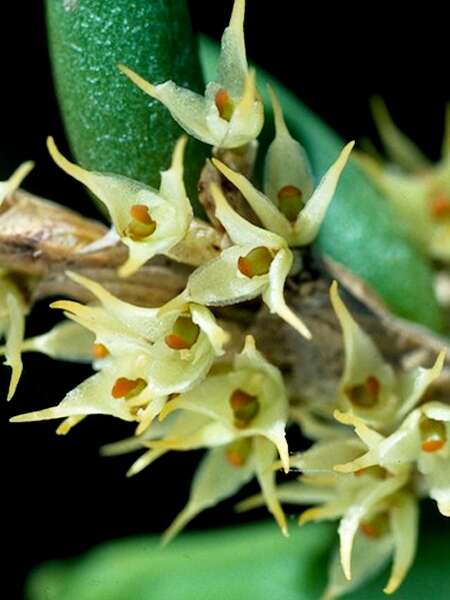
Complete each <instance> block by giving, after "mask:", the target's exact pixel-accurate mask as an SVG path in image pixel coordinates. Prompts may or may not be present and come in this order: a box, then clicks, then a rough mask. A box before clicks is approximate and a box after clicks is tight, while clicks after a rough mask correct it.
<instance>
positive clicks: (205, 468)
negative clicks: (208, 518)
mask: <svg viewBox="0 0 450 600" xmlns="http://www.w3.org/2000/svg"><path fill="white" fill-rule="evenodd" d="M253 474H254V467H253V464H252V461H251V460H248V461H247V462H246V463H245V464H244V465H242V466H241V467H235V466H233V465H232V464H231V463H230V462H229V461H228V460H227V458H226V454H225V448H223V447H219V448H214V449H213V450H210V451H209V452H207V454H206V455H205V457H204V458H203V460H202V462H201V463H200V466H199V467H198V469H197V472H196V474H195V476H194V480H193V482H192V487H191V493H190V497H189V500H188V503H187V505H186V506H185V508H184V509H183V510H182V511H181V512H180V513H179V514H178V516H177V517H176V519H175V520H174V521H173V523H172V524H171V525H170V527H169V528H168V529H167V530H166V532H165V533H164V535H163V543H165V544H167V543H168V542H169V541H170V540H171V539H172V538H173V537H174V536H175V535H176V534H177V533H178V532H179V531H180V530H181V529H182V528H183V527H185V526H186V525H187V523H188V522H189V521H191V520H192V519H193V518H194V517H195V516H196V515H198V514H199V513H200V512H201V511H203V510H205V509H206V508H210V507H212V506H215V505H216V504H217V503H219V502H221V501H222V500H224V499H225V498H228V497H229V496H232V495H234V494H235V493H236V492H237V491H238V490H239V489H240V488H241V487H242V486H243V485H244V484H245V483H247V482H248V481H249V480H250V479H251V478H252V476H253Z"/></svg>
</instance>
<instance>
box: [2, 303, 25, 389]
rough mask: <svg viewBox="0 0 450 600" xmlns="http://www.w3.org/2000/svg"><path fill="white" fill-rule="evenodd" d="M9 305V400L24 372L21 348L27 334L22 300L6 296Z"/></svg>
mask: <svg viewBox="0 0 450 600" xmlns="http://www.w3.org/2000/svg"><path fill="white" fill-rule="evenodd" d="M6 304H7V307H8V316H9V319H8V321H9V322H8V331H7V333H6V348H5V357H6V359H5V365H8V367H11V370H12V372H11V381H10V383H9V389H8V396H7V400H11V398H12V397H13V396H14V393H15V391H16V388H17V384H18V383H19V379H20V376H21V374H22V369H23V365H22V357H21V349H22V342H23V338H24V334H25V315H24V310H23V306H22V302H21V300H20V299H19V297H18V296H17V295H15V294H12V293H9V294H8V295H7V296H6Z"/></svg>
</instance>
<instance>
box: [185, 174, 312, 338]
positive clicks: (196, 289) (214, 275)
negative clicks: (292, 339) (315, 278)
mask: <svg viewBox="0 0 450 600" xmlns="http://www.w3.org/2000/svg"><path fill="white" fill-rule="evenodd" d="M211 193H212V195H213V198H214V201H215V206H216V217H217V218H218V219H219V220H220V222H221V223H222V225H223V226H224V227H225V229H226V231H227V233H228V235H229V236H230V238H231V240H232V241H233V245H232V246H231V247H230V248H227V249H225V250H223V251H222V253H221V255H220V256H219V257H218V258H216V259H214V260H212V261H209V262H208V263H206V264H205V265H202V266H201V267H199V268H198V269H196V270H195V271H194V272H193V273H192V275H191V276H190V277H189V280H188V283H187V286H186V290H185V292H183V294H182V298H186V299H187V300H189V301H192V302H198V303H200V304H205V305H207V306H224V305H229V304H236V303H238V302H244V301H245V300H250V299H252V298H256V297H257V296H259V295H262V299H263V302H264V303H265V304H266V305H267V306H268V308H269V309H270V311H271V312H272V313H276V314H277V315H279V316H280V317H281V318H282V319H284V320H285V321H286V322H287V323H289V325H291V326H292V327H294V328H295V329H297V331H299V332H300V333H301V334H302V335H304V336H305V337H307V338H310V337H311V334H310V332H309V330H308V329H307V327H306V326H305V325H304V324H303V322H302V321H301V320H300V319H299V318H298V317H297V316H296V315H295V314H294V313H293V312H292V311H291V310H290V309H289V308H288V306H287V304H286V302H285V300H284V294H283V288H284V283H285V281H286V278H287V276H288V275H289V272H290V270H291V267H292V263H293V256H292V253H291V251H290V250H289V248H288V246H287V244H286V241H285V240H284V239H283V238H282V237H281V236H279V235H277V234H276V233H272V232H270V231H266V230H265V229H261V228H260V227H256V226H255V225H253V224H251V223H249V222H248V221H246V220H245V219H244V218H243V217H241V216H240V215H238V214H237V213H236V212H235V211H234V210H233V209H232V208H231V207H230V205H229V204H228V202H227V201H226V199H225V196H224V195H223V193H222V191H221V190H220V189H219V187H218V186H216V185H215V184H212V185H211Z"/></svg>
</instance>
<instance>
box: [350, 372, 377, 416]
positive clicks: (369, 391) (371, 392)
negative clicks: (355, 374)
mask: <svg viewBox="0 0 450 600" xmlns="http://www.w3.org/2000/svg"><path fill="white" fill-rule="evenodd" d="M379 393H380V382H379V380H378V379H377V378H376V377H373V376H372V375H371V376H369V377H367V379H366V380H365V382H364V383H363V384H361V385H355V386H353V387H351V388H347V389H346V390H345V394H346V395H347V397H348V399H349V400H350V402H351V403H352V404H355V405H356V406H360V407H361V408H372V407H373V406H375V405H376V403H377V402H378V397H379Z"/></svg>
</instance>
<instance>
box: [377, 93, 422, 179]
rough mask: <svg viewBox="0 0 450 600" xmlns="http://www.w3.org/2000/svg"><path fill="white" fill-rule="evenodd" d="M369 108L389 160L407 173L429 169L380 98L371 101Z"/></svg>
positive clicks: (420, 153)
mask: <svg viewBox="0 0 450 600" xmlns="http://www.w3.org/2000/svg"><path fill="white" fill-rule="evenodd" d="M371 108H372V114H373V117H374V120H375V123H376V126H377V129H378V133H379V135H380V137H381V140H382V142H383V144H384V147H385V149H386V152H387V153H388V155H389V157H390V158H391V160H392V161H393V162H394V163H397V164H398V165H399V166H400V167H402V168H404V169H406V170H408V171H422V170H424V169H426V168H427V167H429V165H430V162H429V160H428V159H427V158H426V157H425V156H424V154H423V153H422V152H421V151H420V150H419V148H418V147H417V146H416V144H414V142H412V141H411V140H410V139H409V138H408V137H406V136H405V135H404V134H403V133H402V132H401V131H400V130H399V129H398V127H397V126H396V125H395V123H394V122H393V120H392V118H391V116H390V114H389V112H388V110H387V108H386V104H385V103H384V101H383V100H382V99H381V98H380V97H375V98H373V99H372V102H371Z"/></svg>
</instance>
